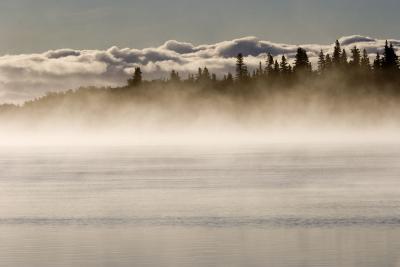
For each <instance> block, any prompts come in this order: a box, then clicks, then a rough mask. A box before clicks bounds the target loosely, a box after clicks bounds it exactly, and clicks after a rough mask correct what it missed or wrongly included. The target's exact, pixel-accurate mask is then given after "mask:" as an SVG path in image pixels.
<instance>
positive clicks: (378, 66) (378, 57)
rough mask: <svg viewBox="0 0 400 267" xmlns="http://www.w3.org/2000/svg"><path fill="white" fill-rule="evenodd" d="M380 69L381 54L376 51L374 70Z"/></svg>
mask: <svg viewBox="0 0 400 267" xmlns="http://www.w3.org/2000/svg"><path fill="white" fill-rule="evenodd" d="M381 69H382V59H381V55H380V54H379V52H378V53H376V58H375V60H374V71H375V73H378V72H380V70H381Z"/></svg>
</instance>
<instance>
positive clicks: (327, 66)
mask: <svg viewBox="0 0 400 267" xmlns="http://www.w3.org/2000/svg"><path fill="white" fill-rule="evenodd" d="M332 65H333V63H332V58H331V55H329V54H326V57H325V70H331V69H332Z"/></svg>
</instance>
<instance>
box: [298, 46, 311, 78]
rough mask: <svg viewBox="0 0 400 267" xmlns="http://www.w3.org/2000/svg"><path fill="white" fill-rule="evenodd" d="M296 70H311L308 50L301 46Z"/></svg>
mask: <svg viewBox="0 0 400 267" xmlns="http://www.w3.org/2000/svg"><path fill="white" fill-rule="evenodd" d="M294 71H295V72H300V71H311V65H310V61H309V59H308V55H307V52H306V50H304V49H303V48H301V47H299V48H298V49H297V54H296V59H295V66H294Z"/></svg>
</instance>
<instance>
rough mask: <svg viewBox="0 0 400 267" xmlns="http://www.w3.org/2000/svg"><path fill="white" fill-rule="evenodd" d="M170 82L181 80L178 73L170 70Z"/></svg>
mask: <svg viewBox="0 0 400 267" xmlns="http://www.w3.org/2000/svg"><path fill="white" fill-rule="evenodd" d="M170 80H171V81H172V82H179V81H180V80H181V78H180V77H179V73H178V72H176V71H175V70H172V71H171V74H170Z"/></svg>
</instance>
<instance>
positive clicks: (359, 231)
mask: <svg viewBox="0 0 400 267" xmlns="http://www.w3.org/2000/svg"><path fill="white" fill-rule="evenodd" d="M0 242H1V243H0V244H1V249H0V266H11V267H16V266H18V267H21V266H37V267H50V266H51V267H55V266H62V267H64V266H88V267H91V266H260V267H261V266H274V267H286V266H287V267H288V266H293V267H294V266H296V267H297V266H315V267H317V266H318V267H321V266H363V267H367V266H371V267H372V266H373V267H376V266H379V267H382V266H400V146H399V145H389V144H385V145H382V144H369V145H365V144H354V145H322V144H319V145H317V144H314V145H300V144H297V145H284V144H280V145H264V146H237V147H223V146H221V147H172V146H171V147H168V146H162V147H155V146H153V147H151V146H149V147H145V146H142V147H139V146H136V147H103V148H102V147H80V148H60V147H58V148H56V147H54V148H40V147H36V148H21V147H20V148H10V147H8V148H2V149H1V150H0Z"/></svg>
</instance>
